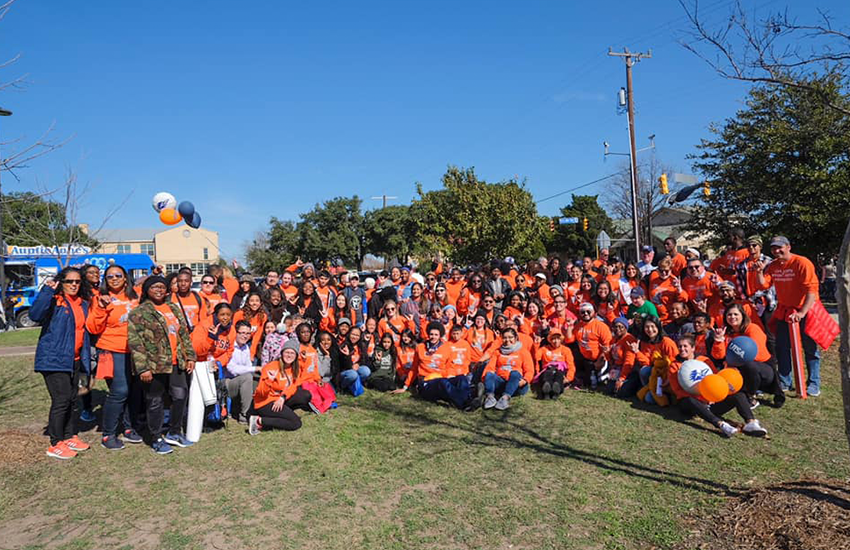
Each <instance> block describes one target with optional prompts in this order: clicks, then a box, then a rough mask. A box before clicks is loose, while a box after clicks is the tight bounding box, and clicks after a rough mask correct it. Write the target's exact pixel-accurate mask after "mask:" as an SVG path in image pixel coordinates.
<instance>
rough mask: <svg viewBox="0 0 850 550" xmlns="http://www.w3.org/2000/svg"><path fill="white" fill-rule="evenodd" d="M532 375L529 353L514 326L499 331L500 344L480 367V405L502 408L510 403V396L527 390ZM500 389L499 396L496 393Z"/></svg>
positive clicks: (532, 369) (532, 366) (521, 393)
mask: <svg viewBox="0 0 850 550" xmlns="http://www.w3.org/2000/svg"><path fill="white" fill-rule="evenodd" d="M533 375H534V363H533V361H532V360H531V354H530V352H529V351H528V350H525V349H523V347H522V343H521V342H520V341H519V339H518V338H517V333H516V330H514V329H513V328H506V329H505V330H504V331H502V345H501V347H499V349H498V351H497V352H496V353H495V355H494V356H493V358H492V359H491V360H490V362H489V363H488V364H487V368H486V369H484V392H485V398H484V408H485V409H492V408H493V407H495V408H496V410H499V411H503V410H505V409H507V408H508V407H510V406H511V397H513V396H514V395H523V394H525V393H526V392H528V388H529V383H530V382H531V378H532V376H533ZM499 392H501V396H500V397H499V400H498V401H497V400H496V394H497V393H499Z"/></svg>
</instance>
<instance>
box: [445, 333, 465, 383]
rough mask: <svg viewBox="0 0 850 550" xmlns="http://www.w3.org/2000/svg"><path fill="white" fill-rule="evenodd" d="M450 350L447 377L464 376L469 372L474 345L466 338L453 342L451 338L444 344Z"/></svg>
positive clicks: (447, 361)
mask: <svg viewBox="0 0 850 550" xmlns="http://www.w3.org/2000/svg"><path fill="white" fill-rule="evenodd" d="M443 348H445V349H446V350H447V352H448V359H447V360H446V378H454V377H455V376H464V375H466V374H467V373H469V362H470V360H471V359H472V346H470V345H469V342H467V341H466V340H458V341H457V342H452V341H451V340H449V341H448V342H446V343H445V344H443Z"/></svg>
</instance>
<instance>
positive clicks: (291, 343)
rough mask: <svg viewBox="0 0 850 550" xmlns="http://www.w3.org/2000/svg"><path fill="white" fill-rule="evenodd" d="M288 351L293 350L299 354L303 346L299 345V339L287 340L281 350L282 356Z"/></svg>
mask: <svg viewBox="0 0 850 550" xmlns="http://www.w3.org/2000/svg"><path fill="white" fill-rule="evenodd" d="M288 349H291V350H292V351H294V352H295V353H298V352H299V351H300V350H301V344H299V343H298V339H296V338H290V339H289V340H287V341H286V342H285V343H284V344H283V347H282V348H281V349H280V354H281V355H283V352H284V351H285V350H288Z"/></svg>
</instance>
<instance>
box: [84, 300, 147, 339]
mask: <svg viewBox="0 0 850 550" xmlns="http://www.w3.org/2000/svg"><path fill="white" fill-rule="evenodd" d="M109 297H110V300H111V302H110V303H109V304H108V305H107V306H106V307H105V308H104V307H101V306H100V302H99V301H98V300H93V301H92V305H91V308H90V309H89V315H88V318H86V329H87V330H88V331H89V334H99V335H100V337H99V338H98V339H97V348H98V349H103V350H106V351H112V352H115V353H127V352H128V351H129V348H128V347H127V318H128V316H129V315H130V310H132V309H133V308H135V307H136V306H137V305H139V301H138V300H131V299H130V298H128V297H127V295H126V294H124V293H123V292H121V293H120V294H111V293H110V295H109Z"/></svg>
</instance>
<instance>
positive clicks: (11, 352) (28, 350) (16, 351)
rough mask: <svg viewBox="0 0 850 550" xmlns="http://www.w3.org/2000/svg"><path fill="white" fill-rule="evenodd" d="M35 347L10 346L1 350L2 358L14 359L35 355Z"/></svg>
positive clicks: (0, 355)
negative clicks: (20, 356)
mask: <svg viewBox="0 0 850 550" xmlns="http://www.w3.org/2000/svg"><path fill="white" fill-rule="evenodd" d="M34 354H35V346H10V347H7V348H0V357H12V356H15V355H34Z"/></svg>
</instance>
